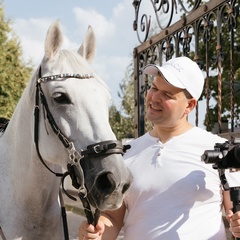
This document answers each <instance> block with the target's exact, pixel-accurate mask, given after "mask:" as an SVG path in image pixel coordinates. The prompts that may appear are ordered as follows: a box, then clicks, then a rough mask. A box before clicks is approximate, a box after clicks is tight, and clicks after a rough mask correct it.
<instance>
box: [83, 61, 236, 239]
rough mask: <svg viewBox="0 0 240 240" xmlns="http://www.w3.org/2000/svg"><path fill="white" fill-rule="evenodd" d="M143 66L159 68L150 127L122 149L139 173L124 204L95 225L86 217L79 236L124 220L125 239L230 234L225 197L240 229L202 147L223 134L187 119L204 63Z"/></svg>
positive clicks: (107, 232)
mask: <svg viewBox="0 0 240 240" xmlns="http://www.w3.org/2000/svg"><path fill="white" fill-rule="evenodd" d="M144 74H148V75H152V76H154V80H153V82H152V85H151V88H150V90H149V91H148V94H147V97H146V118H147V119H148V121H150V122H152V124H153V129H152V130H151V131H150V132H148V133H146V134H145V135H143V136H141V137H140V138H138V139H135V140H133V141H132V142H131V143H130V145H131V149H130V150H128V152H127V153H126V154H125V156H124V158H125V160H126V164H127V166H128V167H129V168H130V170H131V172H132V174H133V177H134V181H133V183H132V186H131V187H130V189H129V192H128V194H127V195H126V197H125V199H124V202H123V205H122V207H121V208H120V209H118V210H116V211H108V212H105V213H103V214H102V216H101V217H100V220H99V223H98V224H97V226H96V227H95V228H94V227H93V226H92V225H88V224H87V223H86V222H84V223H82V224H81V226H80V228H79V239H80V240H82V239H98V240H99V239H105V240H113V239H116V238H117V236H118V234H119V231H120V230H121V228H122V227H123V228H124V239H125V240H147V239H148V240H154V239H157V240H190V239H194V240H210V239H211V240H226V234H225V227H224V224H223V222H222V212H221V209H222V205H224V208H225V210H226V211H227V212H229V214H228V219H231V226H232V227H231V230H232V231H233V232H234V234H236V236H240V235H239V233H238V231H239V224H238V221H237V219H238V218H239V217H238V214H234V215H233V216H232V212H230V209H231V208H232V203H231V201H230V197H229V192H226V191H223V189H222V187H221V182H220V179H219V176H218V172H217V171H216V170H214V169H213V168H212V166H211V165H208V164H205V163H204V162H203V161H201V156H202V154H203V153H204V151H205V150H208V149H213V148H214V145H215V143H223V142H225V141H226V139H223V138H220V137H219V136H217V135H213V134H211V133H209V132H207V131H205V130H203V129H200V128H198V127H194V126H193V125H191V124H190V123H189V122H188V114H189V113H190V112H191V111H192V110H193V109H194V108H195V107H196V105H197V100H198V99H199V97H200V95H201V93H202V90H203V85H204V78H203V75H202V72H201V70H200V69H199V67H198V65H197V64H196V63H195V62H193V61H192V60H190V59H189V58H187V57H178V58H175V59H172V60H170V61H168V62H166V63H165V64H163V66H161V67H160V66H157V65H148V66H147V67H146V68H145V69H144ZM239 185H240V178H239ZM239 232H240V231H239Z"/></svg>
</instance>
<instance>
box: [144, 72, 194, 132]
mask: <svg viewBox="0 0 240 240" xmlns="http://www.w3.org/2000/svg"><path fill="white" fill-rule="evenodd" d="M189 101H191V100H190V99H187V98H186V95H185V94H184V91H183V89H179V88H176V87H174V86H172V85H170V84H169V83H167V82H166V81H165V80H164V79H163V77H161V76H156V77H155V79H154V81H153V83H152V86H151V88H150V89H149V91H148V94H147V97H146V107H147V111H146V117H147V119H148V120H149V121H150V122H152V123H153V124H154V125H161V126H162V127H167V128H168V127H170V128H171V127H176V126H178V125H179V124H180V123H181V121H186V115H187V114H188V112H189V110H188V106H189Z"/></svg>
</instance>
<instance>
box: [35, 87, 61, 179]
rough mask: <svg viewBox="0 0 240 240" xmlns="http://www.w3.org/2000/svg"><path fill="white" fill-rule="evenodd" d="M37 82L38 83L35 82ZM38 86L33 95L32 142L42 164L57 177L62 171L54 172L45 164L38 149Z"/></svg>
mask: <svg viewBox="0 0 240 240" xmlns="http://www.w3.org/2000/svg"><path fill="white" fill-rule="evenodd" d="M37 84H38V83H37ZM39 107H40V106H39V88H38V87H36V95H35V110H34V142H35V147H36V151H37V154H38V157H39V159H40V161H41V162H42V164H43V165H44V166H45V167H46V168H47V169H48V170H49V171H50V172H51V173H53V174H55V175H56V176H57V177H62V176H63V174H62V173H56V172H54V171H53V170H52V169H51V168H49V167H48V166H47V164H46V163H45V161H44V160H43V158H42V156H41V153H40V150H39V144H38V137H39Z"/></svg>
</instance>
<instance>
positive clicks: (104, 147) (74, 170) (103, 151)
mask: <svg viewBox="0 0 240 240" xmlns="http://www.w3.org/2000/svg"><path fill="white" fill-rule="evenodd" d="M67 78H79V79H86V78H93V76H92V75H88V74H57V75H52V76H47V77H42V76H41V66H40V67H39V69H38V74H37V79H36V95H35V110H34V142H35V146H36V151H37V154H38V157H39V159H40V160H41V162H42V163H43V165H44V166H45V167H46V168H47V169H48V170H49V171H50V172H51V173H53V174H55V175H56V176H57V177H61V178H62V189H63V191H64V192H65V193H66V195H67V196H68V197H69V198H71V199H72V200H75V201H77V199H76V198H74V197H72V196H71V195H69V194H68V193H67V191H66V190H65V189H64V184H63V183H64V179H65V177H66V176H68V175H69V176H70V177H71V179H72V185H73V186H74V187H75V188H76V189H78V196H79V198H80V200H81V201H82V204H83V207H84V212H85V215H86V218H87V220H88V223H89V224H93V225H96V224H97V222H98V218H99V216H100V211H99V210H98V209H96V210H95V214H93V213H92V210H91V206H90V203H89V200H88V198H87V189H86V187H85V182H84V173H83V169H82V167H81V164H80V161H81V159H83V158H85V159H86V158H90V157H91V158H93V157H99V156H108V155H111V154H122V155H123V153H124V152H125V151H126V150H127V149H128V145H127V146H123V145H122V143H121V142H120V141H117V140H110V141H103V142H99V143H95V144H91V145H89V146H87V150H81V151H80V152H79V151H77V150H76V149H75V146H74V144H73V142H71V141H70V140H69V139H68V138H67V137H66V136H65V135H64V134H63V133H62V131H61V130H60V129H59V127H58V125H57V124H56V122H55V120H54V118H53V116H52V114H51V112H50V110H49V107H48V104H47V100H46V97H45V95H44V92H43V90H42V87H41V83H45V82H48V81H57V80H60V79H61V80H64V79H67ZM40 103H41V104H42V107H43V111H45V113H46V117H47V119H48V122H49V124H50V126H51V128H52V130H53V132H54V133H55V134H56V135H57V136H58V138H59V139H60V141H61V142H62V144H63V145H64V147H65V148H66V149H67V151H68V153H69V158H68V161H67V169H68V171H67V172H65V173H64V174H63V173H57V172H54V171H53V170H52V169H51V168H50V167H49V166H48V165H47V164H46V162H45V161H44V160H43V158H42V156H41V153H40V150H39V113H40ZM65 221H66V219H63V222H65ZM64 234H65V239H69V236H68V229H67V226H66V225H65V226H64Z"/></svg>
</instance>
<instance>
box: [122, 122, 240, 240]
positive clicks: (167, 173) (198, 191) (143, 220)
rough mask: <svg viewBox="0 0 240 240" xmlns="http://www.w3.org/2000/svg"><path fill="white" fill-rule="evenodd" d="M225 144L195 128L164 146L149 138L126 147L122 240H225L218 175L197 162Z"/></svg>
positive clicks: (147, 135)
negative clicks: (129, 179) (130, 181)
mask: <svg viewBox="0 0 240 240" xmlns="http://www.w3.org/2000/svg"><path fill="white" fill-rule="evenodd" d="M225 141H226V139H223V138H220V137H219V136H217V135H213V134H211V133H209V132H207V131H205V130H203V129H200V128H197V127H194V128H192V129H191V130H189V131H187V132H186V133H184V134H182V135H180V136H177V137H173V138H172V139H171V140H169V141H168V142H166V143H165V144H162V143H161V142H160V141H159V140H158V139H157V138H154V137H151V136H150V135H149V133H147V134H145V135H143V136H142V137H140V138H138V139H136V140H133V141H132V142H130V145H131V146H132V147H131V149H130V150H128V151H127V153H126V154H125V156H124V158H125V160H126V164H127V166H128V167H129V168H130V170H131V171H132V173H133V177H134V181H133V184H132V185H131V187H130V189H129V192H128V194H127V195H126V198H125V200H124V201H125V204H126V207H127V215H126V218H125V223H124V239H125V240H154V239H157V240H193V239H194V240H226V235H225V228H224V224H223V222H222V212H221V209H222V188H221V182H220V179H219V175H218V171H217V170H215V169H213V168H212V164H205V163H204V162H203V161H202V160H201V156H202V155H203V153H204V151H205V150H211V149H214V145H215V143H222V142H225ZM239 185H240V184H239Z"/></svg>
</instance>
